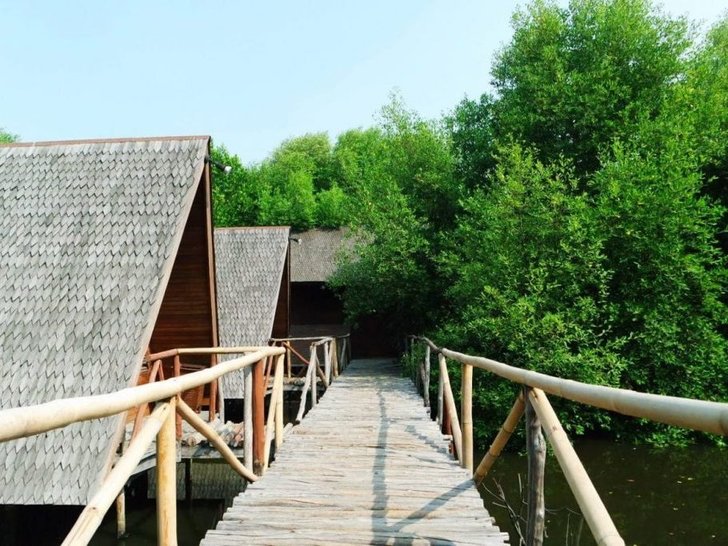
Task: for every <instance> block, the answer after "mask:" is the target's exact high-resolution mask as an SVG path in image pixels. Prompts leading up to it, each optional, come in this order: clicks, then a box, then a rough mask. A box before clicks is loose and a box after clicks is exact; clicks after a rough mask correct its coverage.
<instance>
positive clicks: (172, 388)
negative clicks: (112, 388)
mask: <svg viewBox="0 0 728 546" xmlns="http://www.w3.org/2000/svg"><path fill="white" fill-rule="evenodd" d="M282 352H283V349H279V348H277V347H267V348H265V349H263V350H261V351H258V352H257V353H253V354H250V355H246V356H243V357H240V358H236V359H233V360H228V361H226V362H222V363H220V364H218V365H217V366H215V367H214V368H207V369H204V370H200V371H198V372H194V373H189V374H185V375H183V376H182V377H178V378H173V379H168V380H166V381H159V382H156V383H152V384H149V383H148V384H146V385H138V386H136V387H129V388H126V389H122V390H120V391H116V392H113V393H109V394H98V395H94V396H80V397H77V398H67V399H62V400H54V401H52V402H45V403H43V404H37V405H35V406H26V407H20V408H12V409H6V410H2V411H0V442H4V441H6V440H13V439H15V438H22V437H25V436H33V435H35V434H40V433H42V432H47V431H49V430H53V429H56V428H60V427H64V426H66V425H69V424H71V423H76V422H79V421H88V420H90V419H100V418H102V417H108V416H110V415H115V414H117V413H121V412H123V411H126V410H128V409H131V408H133V407H135V406H140V405H142V404H147V403H149V402H155V401H157V400H163V399H167V398H171V397H172V396H176V395H177V394H179V393H180V392H182V391H185V390H188V389H190V388H193V387H198V386H200V385H204V384H206V383H209V382H210V381H212V380H214V379H217V378H218V377H220V376H222V375H225V374H226V373H229V372H231V371H235V370H239V369H241V368H244V367H245V366H250V365H252V364H253V363H254V362H255V361H256V360H258V359H260V358H261V356H264V355H267V354H281V353H282Z"/></svg>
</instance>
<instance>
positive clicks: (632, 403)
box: [417, 337, 728, 436]
mask: <svg viewBox="0 0 728 546" xmlns="http://www.w3.org/2000/svg"><path fill="white" fill-rule="evenodd" d="M417 339H420V340H422V341H424V342H425V343H427V344H428V345H430V346H431V347H432V348H433V350H435V351H437V352H439V353H442V354H443V355H445V356H446V357H447V358H450V359H452V360H457V361H458V362H460V363H463V364H470V365H471V366H473V367H475V368H480V369H483V370H488V371H490V372H492V373H494V374H496V375H498V376H500V377H503V378H505V379H508V380H510V381H513V382H515V383H520V384H522V385H528V386H529V387H534V388H538V389H541V390H542V391H544V392H546V393H549V394H554V395H556V396H560V397H561V398H566V399H567V400H573V401H574V402H580V403H582V404H587V405H590V406H594V407H597V408H602V409H606V410H609V411H614V412H617V413H621V414H623V415H630V416H632V417H641V418H644V419H650V420H652V421H657V422H660V423H665V424H668V425H674V426H678V427H683V428H690V429H693V430H700V431H703V432H712V433H714V434H721V435H723V436H728V403H724V402H707V401H705V400H694V399H692V398H680V397H677V396H665V395H661V394H649V393H643V392H636V391H631V390H627V389H619V388H615V387H604V386H601V385H591V384H589V383H581V382H579V381H573V380H571V379H561V378H558V377H553V376H551V375H546V374H543V373H539V372H534V371H530V370H524V369H523V368H516V367H514V366H509V365H508V364H503V363H502V362H498V361H497V360H491V359H489V358H483V357H477V356H470V355H466V354H463V353H458V352H456V351H451V350H449V349H444V348H439V347H437V346H436V345H435V344H434V343H432V342H431V341H430V340H428V339H426V338H421V337H420V338H417Z"/></svg>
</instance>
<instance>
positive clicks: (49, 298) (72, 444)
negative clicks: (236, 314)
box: [0, 137, 209, 504]
mask: <svg viewBox="0 0 728 546" xmlns="http://www.w3.org/2000/svg"><path fill="white" fill-rule="evenodd" d="M208 148H209V137H179V138H177V137H172V138H162V139H135V140H105V141H78V142H56V143H53V142H50V143H31V144H14V145H3V146H0V276H1V277H2V286H0V383H1V384H2V387H3V388H2V393H3V394H2V396H0V407H2V408H9V407H18V406H26V405H30V404H38V403H41V402H45V401H48V400H52V399H57V398H66V397H74V396H81V395H89V394H97V393H105V392H111V391H114V390H118V389H121V388H124V387H127V386H129V385H130V384H132V382H133V381H134V380H135V378H136V376H137V375H138V373H139V366H140V365H141V360H142V357H143V353H144V351H145V349H146V347H147V344H148V343H149V339H150V336H151V334H152V329H153V327H154V323H155V320H156V317H157V313H158V311H159V307H160V305H161V302H162V298H163V296H164V292H165V288H166V286H167V281H168V280H169V276H170V271H171V269H172V265H173V263H174V259H175V256H176V254H177V250H178V247H179V242H180V239H181V237H182V233H183V230H184V227H185V223H186V220H187V216H188V214H189V211H190V207H191V205H192V201H193V198H194V195H195V191H196V189H197V187H198V185H199V183H200V179H201V177H202V174H203V170H204V163H205V157H206V155H207V153H208ZM122 420H123V416H116V417H111V418H106V419H101V420H94V421H87V422H84V423H77V424H74V425H71V426H68V427H66V428H63V429H60V430H56V431H51V432H48V433H45V434H42V435H38V436H34V437H31V438H26V439H20V440H15V441H11V442H5V443H2V444H0V504H86V503H87V501H88V499H89V497H90V496H91V495H92V494H93V493H94V492H95V489H96V488H97V486H98V484H99V482H100V480H101V479H102V478H103V476H104V475H105V474H106V472H108V469H109V467H110V464H111V462H112V457H113V452H114V451H115V449H116V447H117V446H116V445H114V443H115V442H114V439H115V438H118V434H119V431H120V426H121V424H122Z"/></svg>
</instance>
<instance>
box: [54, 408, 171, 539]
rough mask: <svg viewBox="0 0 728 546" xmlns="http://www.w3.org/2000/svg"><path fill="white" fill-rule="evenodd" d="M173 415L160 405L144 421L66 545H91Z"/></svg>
mask: <svg viewBox="0 0 728 546" xmlns="http://www.w3.org/2000/svg"><path fill="white" fill-rule="evenodd" d="M171 413H172V411H171V408H170V406H169V404H166V403H165V404H157V407H155V408H154V411H153V412H152V414H151V415H150V416H149V417H147V419H146V420H145V421H144V425H143V426H142V428H141V429H140V430H139V433H138V434H137V435H136V437H135V438H134V439H133V440H132V441H131V442H130V443H129V445H128V446H127V448H126V451H125V452H124V455H122V457H121V458H120V459H119V460H118V461H117V462H116V465H114V468H112V469H111V472H109V474H108V475H107V476H106V479H105V480H104V482H103V483H102V484H101V487H100V488H99V490H98V491H97V492H96V494H94V496H93V498H92V499H91V500H90V501H89V503H88V504H87V505H86V507H85V508H84V509H83V511H82V512H81V515H80V516H78V519H77V520H76V523H75V524H74V525H73V528H72V529H71V530H70V531H69V533H68V536H66V538H65V540H64V541H63V546H70V545H72V544H88V542H89V541H90V540H91V537H93V535H94V533H95V532H96V529H98V528H99V526H100V525H101V522H102V521H103V518H104V514H106V512H107V510H108V509H109V508H110V507H111V504H112V503H113V502H114V501H115V500H116V498H117V497H118V495H119V491H121V490H122V489H123V487H124V484H125V483H126V481H127V480H128V479H129V476H131V474H132V472H134V469H136V467H137V466H138V465H139V461H141V460H142V457H144V455H145V453H146V451H147V448H148V447H149V446H150V445H151V443H152V441H153V440H154V436H155V435H156V434H157V432H158V431H159V429H160V428H161V427H162V424H163V423H165V422H167V421H169V418H168V417H169V416H170V414H171ZM172 432H173V433H174V421H172Z"/></svg>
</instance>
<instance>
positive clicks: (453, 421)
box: [438, 354, 463, 465]
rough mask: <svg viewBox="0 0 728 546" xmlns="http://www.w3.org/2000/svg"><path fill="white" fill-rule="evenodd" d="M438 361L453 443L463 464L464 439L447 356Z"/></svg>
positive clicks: (441, 356) (440, 356)
mask: <svg viewBox="0 0 728 546" xmlns="http://www.w3.org/2000/svg"><path fill="white" fill-rule="evenodd" d="M438 361H439V363H440V375H441V376H442V382H443V383H442V388H443V392H444V394H445V405H446V406H447V413H448V417H449V422H450V426H451V428H452V441H453V443H454V444H455V453H456V454H457V458H458V461H460V464H461V465H462V464H463V437H462V433H461V432H460V420H459V419H458V412H457V409H456V408H455V399H454V398H453V395H452V387H450V376H449V374H448V373H447V361H446V360H445V356H444V355H442V354H440V355H438Z"/></svg>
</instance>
